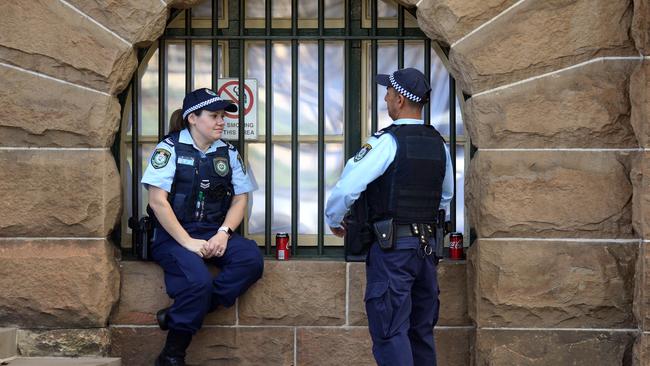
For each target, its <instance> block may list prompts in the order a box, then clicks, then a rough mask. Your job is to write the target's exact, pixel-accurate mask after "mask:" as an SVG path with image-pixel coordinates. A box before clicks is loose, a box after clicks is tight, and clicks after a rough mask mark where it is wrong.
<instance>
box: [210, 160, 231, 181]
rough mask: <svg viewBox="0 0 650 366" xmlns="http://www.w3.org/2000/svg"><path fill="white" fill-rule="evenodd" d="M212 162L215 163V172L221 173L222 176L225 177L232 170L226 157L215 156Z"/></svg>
mask: <svg viewBox="0 0 650 366" xmlns="http://www.w3.org/2000/svg"><path fill="white" fill-rule="evenodd" d="M212 164H213V165H214V172H215V173H217V174H219V176H220V177H225V176H226V174H228V172H229V171H230V168H229V167H228V160H226V158H222V157H218V158H214V159H212Z"/></svg>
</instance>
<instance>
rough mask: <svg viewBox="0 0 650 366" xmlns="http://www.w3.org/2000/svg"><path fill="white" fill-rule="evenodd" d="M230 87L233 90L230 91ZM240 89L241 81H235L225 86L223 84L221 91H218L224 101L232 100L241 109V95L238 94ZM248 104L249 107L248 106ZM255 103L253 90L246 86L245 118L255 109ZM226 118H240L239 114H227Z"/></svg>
mask: <svg viewBox="0 0 650 366" xmlns="http://www.w3.org/2000/svg"><path fill="white" fill-rule="evenodd" d="M229 87H232V89H229ZM238 88H239V81H237V80H233V81H229V82H227V83H225V84H223V85H222V86H221V87H220V88H219V90H218V91H217V94H219V95H220V96H221V97H222V98H224V99H230V100H232V101H233V103H235V104H237V106H238V107H239V95H240V93H237V92H236V91H237V89H238ZM246 102H248V105H246ZM254 102H255V101H254V100H253V91H252V90H251V88H250V87H249V86H248V85H246V84H244V116H246V115H247V114H248V112H250V111H251V110H252V109H253V103H254ZM225 114H226V117H228V118H232V119H235V118H237V117H238V115H239V113H229V112H225Z"/></svg>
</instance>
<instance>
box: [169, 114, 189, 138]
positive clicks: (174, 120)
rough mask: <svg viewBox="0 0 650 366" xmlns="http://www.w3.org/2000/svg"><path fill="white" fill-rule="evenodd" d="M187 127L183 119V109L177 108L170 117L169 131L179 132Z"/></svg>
mask: <svg viewBox="0 0 650 366" xmlns="http://www.w3.org/2000/svg"><path fill="white" fill-rule="evenodd" d="M186 127H187V124H186V123H185V121H184V120H183V111H182V110H180V109H177V110H175V111H174V112H173V113H172V115H171V117H169V133H172V132H178V131H180V130H182V129H184V128H186Z"/></svg>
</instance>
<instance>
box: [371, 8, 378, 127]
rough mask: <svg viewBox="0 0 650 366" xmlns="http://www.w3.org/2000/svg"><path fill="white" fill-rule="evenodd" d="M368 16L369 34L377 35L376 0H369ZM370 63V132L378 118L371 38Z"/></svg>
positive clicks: (374, 54) (373, 48)
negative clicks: (369, 21) (369, 19)
mask: <svg viewBox="0 0 650 366" xmlns="http://www.w3.org/2000/svg"><path fill="white" fill-rule="evenodd" d="M370 16H371V18H372V20H371V26H372V28H371V29H370V34H371V35H372V36H373V37H374V36H376V35H377V0H370ZM370 51H371V52H370V54H371V56H370V63H371V65H372V75H371V76H370V80H371V83H370V91H371V92H370V98H371V110H372V114H371V120H370V126H371V127H370V132H371V133H375V132H376V131H377V120H378V116H377V114H378V110H377V40H376V39H374V38H373V40H372V41H371V45H370Z"/></svg>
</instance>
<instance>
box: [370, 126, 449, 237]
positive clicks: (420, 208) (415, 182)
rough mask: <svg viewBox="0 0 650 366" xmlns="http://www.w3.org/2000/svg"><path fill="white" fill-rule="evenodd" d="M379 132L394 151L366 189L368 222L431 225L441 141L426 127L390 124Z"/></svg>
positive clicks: (441, 165)
mask: <svg viewBox="0 0 650 366" xmlns="http://www.w3.org/2000/svg"><path fill="white" fill-rule="evenodd" d="M381 131H383V133H389V134H390V135H391V136H392V137H393V138H394V139H395V142H396V143H397V152H396V153H395V159H394V160H393V162H392V163H391V164H390V165H389V166H388V169H386V172H384V174H382V175H381V176H379V177H378V178H377V179H375V180H374V181H372V182H371V183H370V184H369V185H368V188H367V189H366V192H367V196H368V217H369V221H370V222H371V223H372V222H375V221H378V220H384V219H388V218H393V222H395V223H398V224H411V223H435V222H436V216H437V212H438V207H439V206H440V198H441V196H442V182H443V180H444V177H445V168H446V163H447V160H446V154H445V147H444V139H443V138H442V136H440V134H439V133H438V131H436V129H435V128H433V127H432V126H428V125H419V124H417V125H411V124H408V125H391V126H389V127H386V128H384V129H383V130H381ZM381 131H380V133H381Z"/></svg>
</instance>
